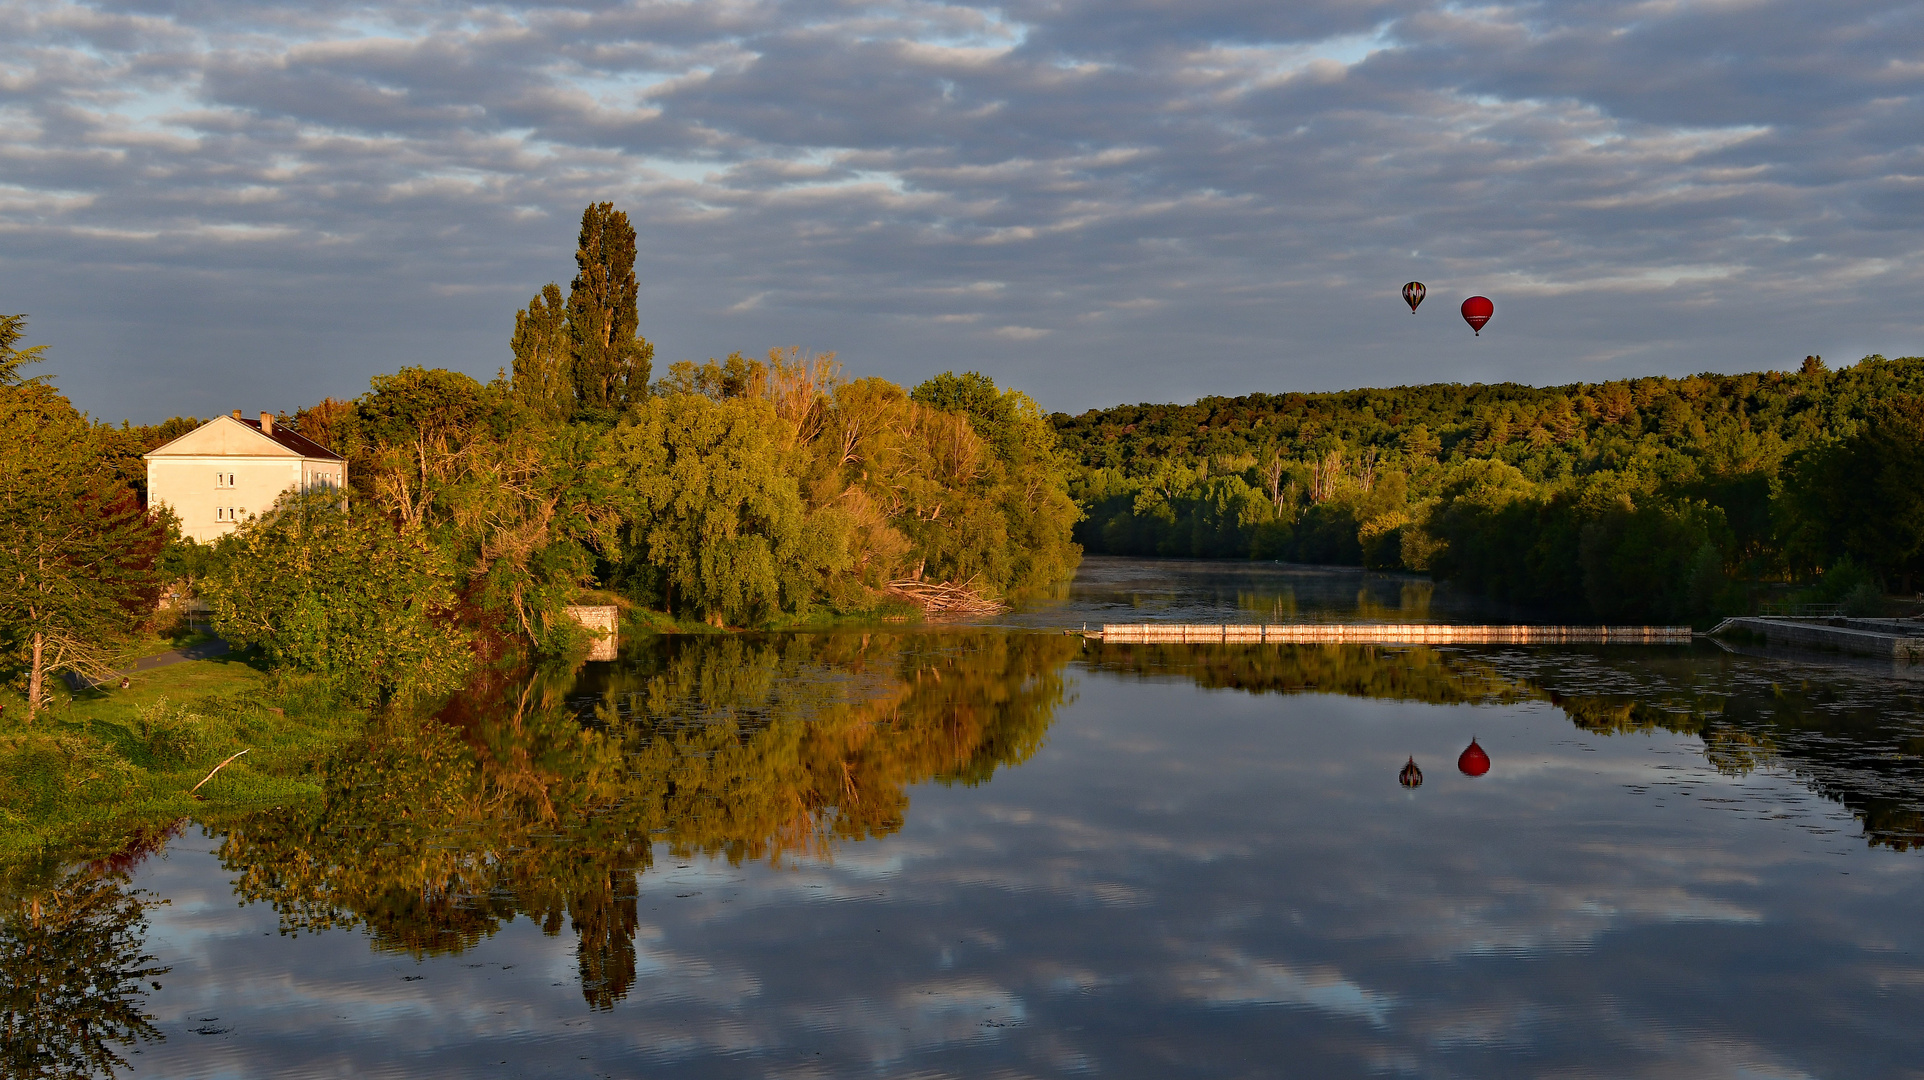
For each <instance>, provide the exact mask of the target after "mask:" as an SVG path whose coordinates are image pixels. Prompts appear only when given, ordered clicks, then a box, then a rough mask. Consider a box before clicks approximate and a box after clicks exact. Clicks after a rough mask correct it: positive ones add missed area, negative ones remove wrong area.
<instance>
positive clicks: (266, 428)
mask: <svg viewBox="0 0 1924 1080" xmlns="http://www.w3.org/2000/svg"><path fill="white" fill-rule="evenodd" d="M261 434H262V435H272V434H274V414H273V413H271V412H264V413H262V414H261Z"/></svg>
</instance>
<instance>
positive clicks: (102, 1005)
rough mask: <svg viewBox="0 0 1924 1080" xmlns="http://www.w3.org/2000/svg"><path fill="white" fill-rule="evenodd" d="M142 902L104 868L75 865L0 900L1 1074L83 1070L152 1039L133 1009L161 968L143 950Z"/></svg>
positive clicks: (117, 1061) (95, 1069) (105, 1066)
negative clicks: (45, 883)
mask: <svg viewBox="0 0 1924 1080" xmlns="http://www.w3.org/2000/svg"><path fill="white" fill-rule="evenodd" d="M146 906H147V900H146V899H145V897H144V896H143V895H142V894H141V893H140V892H139V891H137V890H134V889H131V888H128V887H127V874H126V873H125V872H124V871H121V870H118V869H116V868H113V867H111V866H109V867H101V866H91V865H90V866H82V867H80V868H78V869H75V870H73V871H71V872H69V873H68V874H67V875H65V877H64V879H63V880H61V881H60V882H58V883H57V884H55V885H53V886H52V887H50V888H45V889H39V890H34V891H32V892H30V893H28V894H27V895H24V896H19V897H10V898H8V899H7V900H6V901H5V903H4V906H3V907H0V1065H4V1070H3V1071H4V1072H5V1073H6V1075H8V1076H10V1077H20V1078H22V1080H25V1078H28V1077H90V1076H97V1075H112V1074H113V1070H115V1069H117V1068H126V1067H127V1061H126V1059H124V1058H122V1057H121V1056H120V1055H119V1053H117V1052H116V1047H124V1046H127V1045H129V1044H131V1043H133V1042H135V1041H150V1040H158V1039H160V1038H161V1034H160V1032H159V1031H158V1030H157V1029H156V1028H155V1027H154V1025H153V1023H152V1020H153V1018H152V1017H151V1016H149V1015H147V1014H146V1013H144V1012H142V1011H141V1006H142V1002H143V996H144V994H145V993H146V991H147V988H148V984H150V983H151V985H152V986H153V987H154V988H156V989H158V988H159V986H160V984H159V983H156V982H152V980H153V978H154V977H155V976H157V975H163V974H166V972H167V971H168V970H169V969H168V968H165V967H157V966H155V962H154V957H153V956H151V955H149V954H148V953H147V952H146V951H145V950H146V941H145V938H146V931H147V920H146V914H145V913H146Z"/></svg>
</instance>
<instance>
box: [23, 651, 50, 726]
mask: <svg viewBox="0 0 1924 1080" xmlns="http://www.w3.org/2000/svg"><path fill="white" fill-rule="evenodd" d="M46 650H47V639H46V638H45V637H44V636H43V635H41V634H40V633H39V632H38V631H36V632H35V633H34V635H33V664H32V666H31V667H30V668H29V669H28V671H27V721H28V723H32V722H33V718H34V717H35V716H37V715H38V714H39V712H40V695H41V693H42V692H43V691H45V690H46V678H47V674H46V671H45V670H44V669H43V668H42V667H41V666H40V662H41V658H42V657H43V656H44V655H45V654H46Z"/></svg>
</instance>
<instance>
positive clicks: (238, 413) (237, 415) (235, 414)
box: [234, 409, 240, 420]
mask: <svg viewBox="0 0 1924 1080" xmlns="http://www.w3.org/2000/svg"><path fill="white" fill-rule="evenodd" d="M234 419H236V420H239V419H240V410H239V409H235V410H234Z"/></svg>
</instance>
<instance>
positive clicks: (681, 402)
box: [612, 394, 847, 625]
mask: <svg viewBox="0 0 1924 1080" xmlns="http://www.w3.org/2000/svg"><path fill="white" fill-rule="evenodd" d="M793 435H794V432H793V430H792V429H791V428H790V427H789V426H788V425H786V424H784V423H783V422H782V420H781V419H780V418H779V417H778V416H777V415H776V414H775V409H774V406H773V405H772V404H770V403H768V402H766V401H755V400H738V401H729V402H718V401H712V400H710V399H709V398H707V397H703V396H701V395H698V394H674V395H671V396H669V397H660V398H654V399H652V400H650V401H649V402H648V403H647V404H646V405H644V406H643V407H642V408H641V410H640V411H639V412H638V414H637V415H636V417H635V418H634V420H632V421H627V422H624V423H623V424H622V425H621V426H620V427H619V428H617V429H616V431H615V433H614V438H613V446H612V453H613V455H614V461H615V462H616V464H617V466H618V467H619V468H620V469H621V470H622V471H623V473H624V475H625V476H626V478H627V484H626V486H627V488H628V489H629V490H630V491H631V492H632V498H633V500H634V502H633V509H632V510H631V511H630V513H629V515H628V523H627V526H626V528H627V530H628V533H629V537H630V539H629V547H630V548H632V549H633V550H634V551H635V552H636V558H637V559H638V560H639V561H643V562H645V563H646V564H647V565H648V566H649V567H652V568H653V569H654V570H656V571H658V573H659V575H660V580H661V584H662V588H663V595H664V597H665V599H666V600H667V603H668V608H669V610H670V611H671V612H672V611H674V610H675V609H676V608H677V606H686V607H688V608H691V609H693V610H694V611H695V612H697V613H699V614H701V615H703V616H705V617H708V618H710V619H711V620H713V621H716V622H718V623H719V622H721V621H727V622H731V623H734V624H736V625H742V624H746V623H759V622H766V621H767V620H768V619H769V618H770V617H771V616H773V615H775V614H778V613H781V612H794V611H798V610H801V609H805V608H806V607H807V605H808V603H809V602H810V600H811V599H812V597H813V596H814V594H815V592H816V585H817V583H818V581H819V580H820V578H821V577H822V576H823V575H825V574H827V573H831V572H833V571H836V570H839V569H841V568H842V566H843V565H844V564H845V563H846V561H847V548H846V545H845V544H843V543H839V542H838V541H839V540H840V537H839V536H837V535H836V534H835V532H834V531H833V530H832V529H831V528H825V527H823V526H824V525H825V520H824V519H823V518H821V517H819V516H818V517H816V518H814V519H812V520H811V518H810V517H809V515H807V514H806V512H805V508H804V506H803V503H802V497H801V492H800V489H799V487H798V485H797V484H796V480H795V477H794V476H793V475H791V474H790V473H789V472H788V471H787V470H786V469H784V468H783V465H784V462H783V457H784V450H785V448H786V447H785V444H787V443H788V442H789V441H790V440H791V439H792V438H793Z"/></svg>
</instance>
